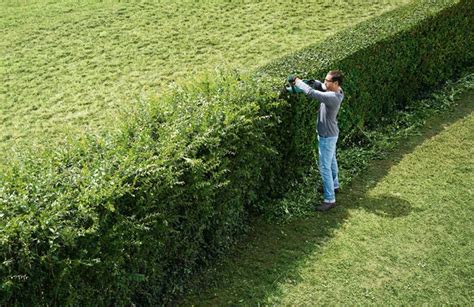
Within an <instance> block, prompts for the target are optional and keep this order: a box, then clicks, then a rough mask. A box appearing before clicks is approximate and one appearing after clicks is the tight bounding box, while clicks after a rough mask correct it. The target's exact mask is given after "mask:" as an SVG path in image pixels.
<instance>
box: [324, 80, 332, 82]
mask: <svg viewBox="0 0 474 307" xmlns="http://www.w3.org/2000/svg"><path fill="white" fill-rule="evenodd" d="M324 81H326V82H334V81H333V80H328V79H324Z"/></svg>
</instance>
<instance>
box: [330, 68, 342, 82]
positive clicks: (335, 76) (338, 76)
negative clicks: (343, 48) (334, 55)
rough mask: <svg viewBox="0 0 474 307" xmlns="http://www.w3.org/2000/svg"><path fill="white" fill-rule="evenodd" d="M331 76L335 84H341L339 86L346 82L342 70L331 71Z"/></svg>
mask: <svg viewBox="0 0 474 307" xmlns="http://www.w3.org/2000/svg"><path fill="white" fill-rule="evenodd" d="M329 74H330V75H331V77H332V78H331V79H332V81H334V82H336V81H337V82H338V83H339V85H341V84H342V81H343V80H344V74H343V73H342V71H340V70H331V71H330V72H329Z"/></svg>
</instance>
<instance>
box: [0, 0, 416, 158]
mask: <svg viewBox="0 0 474 307" xmlns="http://www.w3.org/2000/svg"><path fill="white" fill-rule="evenodd" d="M409 2H411V0H376V1H362V0H353V1H329V0H313V1H300V2H298V3H295V2H291V1H283V0H278V1H224V0H212V1H194V0H181V1H167V0H161V1H140V2H139V3H137V2H127V1H110V0H106V1H98V0H95V1H94V0H81V1H76V0H64V1H45V0H42V1H41V0H27V1H23V0H21V1H20V0H4V1H1V3H0V35H1V37H2V39H1V41H0V150H2V151H5V150H7V149H10V148H11V147H12V146H13V145H22V144H27V146H33V145H35V144H43V143H44V142H45V140H47V143H48V144H54V141H57V140H59V139H61V138H63V137H64V131H65V130H68V129H69V130H71V131H72V132H73V133H77V132H80V133H95V132H97V131H102V130H108V129H113V126H114V121H116V120H117V114H118V113H119V112H117V111H118V110H124V109H126V108H128V107H132V108H133V105H134V103H136V102H137V100H138V99H140V97H146V96H147V95H150V94H155V93H156V92H159V91H160V88H162V87H163V86H168V84H169V83H170V82H172V81H175V80H182V79H192V78H193V77H194V76H195V75H196V74H201V73H203V72H205V71H212V70H213V69H215V68H216V67H219V66H227V65H230V66H232V67H238V68H239V69H254V68H256V67H259V66H261V65H264V64H266V63H267V62H268V61H271V60H272V59H275V58H278V57H282V56H284V55H287V54H289V53H292V52H294V51H296V50H299V49H301V48H304V47H305V46H308V45H310V44H314V43H315V42H317V41H320V40H322V39H324V38H326V37H327V36H329V35H331V34H334V33H335V32H337V31H340V30H342V29H344V28H346V27H349V26H352V25H354V24H356V23H359V22H361V21H363V20H366V19H368V18H370V17H373V16H376V15H380V14H382V13H383V12H385V11H388V10H391V9H394V8H396V7H398V6H401V5H404V4H407V3H409Z"/></svg>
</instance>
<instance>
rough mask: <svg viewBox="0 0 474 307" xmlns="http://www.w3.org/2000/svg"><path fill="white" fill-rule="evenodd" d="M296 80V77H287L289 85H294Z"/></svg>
mask: <svg viewBox="0 0 474 307" xmlns="http://www.w3.org/2000/svg"><path fill="white" fill-rule="evenodd" d="M297 79H299V78H298V77H297V76H294V75H290V76H288V83H290V85H295V82H296V80H297Z"/></svg>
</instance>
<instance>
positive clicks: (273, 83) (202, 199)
mask: <svg viewBox="0 0 474 307" xmlns="http://www.w3.org/2000/svg"><path fill="white" fill-rule="evenodd" d="M473 17H474V16H473V6H472V2H471V1H427V2H423V3H416V4H413V5H410V6H407V7H403V8H401V9H399V10H397V11H394V12H391V13H388V14H385V15H383V16H381V17H380V18H376V19H374V20H371V21H370V22H366V23H363V24H361V25H359V26H357V27H355V28H353V29H350V30H348V31H344V32H342V33H340V34H338V35H336V36H335V37H332V38H329V39H328V40H326V41H325V42H323V43H322V44H318V45H316V46H312V47H311V48H307V49H305V50H303V51H302V52H300V53H298V54H294V55H292V56H291V57H288V58H283V59H280V60H278V61H275V62H274V63H272V64H271V65H269V66H267V67H264V68H262V69H261V70H259V71H257V72H254V73H252V74H251V75H250V76H249V75H244V74H240V73H237V72H227V73H223V74H220V75H217V76H212V77H208V78H202V79H201V80H195V81H194V82H193V83H192V84H188V85H183V86H177V87H176V88H174V89H172V90H170V92H168V93H165V94H163V95H162V96H160V97H157V98H156V99H152V100H151V101H144V102H143V104H142V107H141V108H139V110H138V111H137V114H132V115H130V116H129V118H128V119H127V120H126V121H125V123H124V125H123V128H122V129H121V131H120V133H118V134H114V135H109V136H103V137H90V138H86V137H84V138H82V139H80V140H76V141H73V142H69V143H68V145H64V146H61V147H60V148H51V149H50V150H47V151H45V152H41V153H28V154H25V155H24V156H23V157H22V158H21V159H20V160H19V161H17V162H16V163H14V164H13V165H10V166H5V165H3V166H1V169H0V260H1V266H0V276H1V284H0V304H2V305H4V304H8V305H10V304H20V305H30V304H54V305H56V304H57V305H64V304H73V305H82V304H85V305H111V304H118V305H126V304H132V303H135V304H152V303H156V302H163V301H166V299H167V298H169V297H172V296H173V295H174V294H176V293H179V292H181V291H182V285H183V282H184V281H185V280H186V279H187V278H188V277H189V276H191V275H192V273H193V272H194V271H195V270H196V268H198V267H199V266H200V265H203V264H206V263H207V262H208V261H209V259H212V258H213V257H214V256H215V255H217V254H219V253H220V252H222V251H224V250H225V249H226V247H227V246H228V245H229V244H231V243H232V240H233V238H234V237H235V234H236V233H239V232H241V231H242V230H243V229H244V228H245V223H246V219H247V217H248V216H249V214H257V213H260V212H262V211H271V210H274V208H272V207H271V200H272V199H276V198H279V197H281V196H282V195H284V193H285V192H286V191H287V189H288V186H289V183H291V182H292V181H293V180H295V179H298V178H301V176H302V175H303V174H304V172H305V170H306V169H308V166H309V165H311V164H312V163H314V157H313V150H312V143H313V140H314V137H315V116H316V114H315V112H316V111H315V110H316V106H315V102H314V101H309V100H307V99H306V98H305V97H303V96H301V95H300V96H291V97H289V96H287V97H283V98H285V99H282V97H281V96H280V93H279V89H280V85H281V83H282V81H281V80H284V79H285V77H286V76H287V75H288V74H289V73H298V74H299V75H301V76H304V77H323V76H324V74H325V72H326V71H327V70H329V69H333V68H338V69H341V70H343V71H344V72H345V73H346V77H347V82H346V83H345V85H344V89H345V91H346V98H345V101H344V103H343V104H344V106H343V108H342V110H341V113H340V115H339V121H340V126H341V131H342V134H341V140H342V142H341V143H342V145H343V147H344V148H352V147H353V146H360V145H361V144H362V145H363V144H364V143H367V142H370V138H368V137H367V136H366V135H367V133H365V132H366V131H368V130H369V129H371V128H372V127H376V126H377V125H382V124H383V123H384V118H388V117H390V114H391V113H393V112H396V110H397V109H399V108H400V107H403V106H404V104H405V102H406V101H407V99H408V98H412V97H414V96H416V95H419V94H420V93H422V92H424V91H426V90H428V89H429V88H432V87H435V86H436V85H437V84H439V83H440V82H441V81H442V80H446V79H448V78H450V77H453V76H455V75H456V74H457V73H459V72H460V71H462V70H463V68H464V67H465V66H467V65H471V64H472V63H473V58H474V56H473V50H474V48H473V47H474V46H473V39H472V37H473V36H472V31H473V30H472V29H473V28H474V27H473V20H474V18H473Z"/></svg>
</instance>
